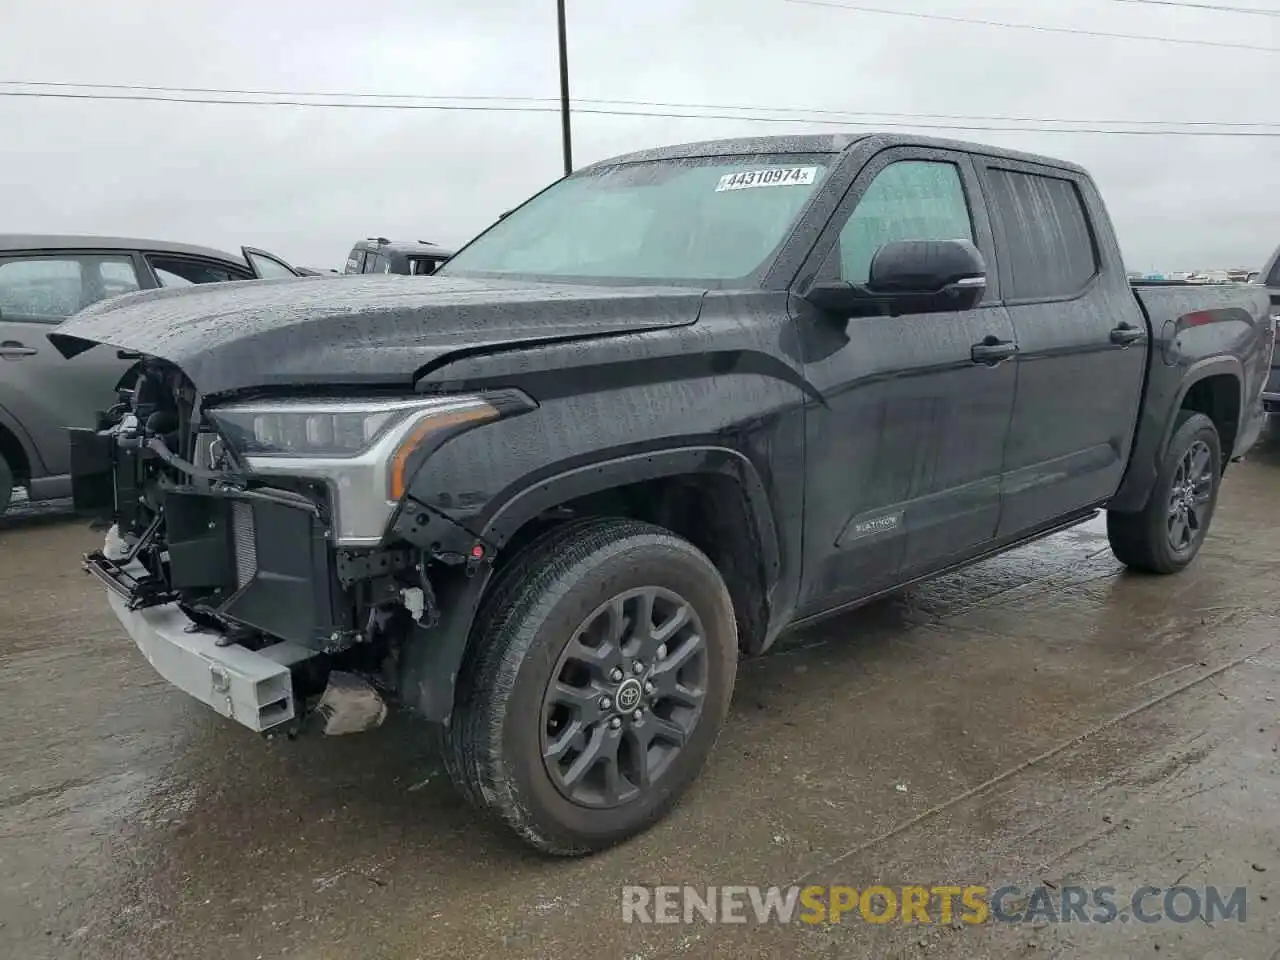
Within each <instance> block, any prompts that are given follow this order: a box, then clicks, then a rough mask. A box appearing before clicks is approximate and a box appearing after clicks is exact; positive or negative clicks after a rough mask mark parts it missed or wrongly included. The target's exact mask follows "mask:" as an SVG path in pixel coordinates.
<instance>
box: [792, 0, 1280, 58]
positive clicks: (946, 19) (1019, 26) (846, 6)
mask: <svg viewBox="0 0 1280 960" xmlns="http://www.w3.org/2000/svg"><path fill="white" fill-rule="evenodd" d="M784 2H786V3H796V4H804V5H806V6H811V7H831V8H832V9H834V10H847V11H850V12H853V13H875V14H879V15H881V16H885V17H910V18H912V19H915V20H937V21H941V22H943V23H965V24H970V25H976V26H983V27H1003V28H1005V29H1008V30H1035V31H1039V32H1042V33H1070V34H1075V35H1076V36H1082V37H1106V38H1107V39H1110V40H1146V41H1149V42H1151V43H1177V44H1185V45H1188V46H1196V47H1225V48H1227V49H1229V50H1254V51H1257V52H1260V53H1280V47H1262V46H1258V45H1256V44H1252V43H1229V42H1227V41H1224V40H1191V39H1185V38H1182V37H1157V36H1149V35H1147V34H1142V33H1108V32H1105V31H1102V30H1081V29H1077V28H1075V27H1050V26H1046V25H1044V24H1037V23H1006V22H1004V21H1002V20H981V19H978V18H976V17H951V16H947V15H946V14H941V13H920V12H918V11H912V10H887V9H885V8H884V7H865V6H862V5H860V4H852V3H834V2H832V0H784Z"/></svg>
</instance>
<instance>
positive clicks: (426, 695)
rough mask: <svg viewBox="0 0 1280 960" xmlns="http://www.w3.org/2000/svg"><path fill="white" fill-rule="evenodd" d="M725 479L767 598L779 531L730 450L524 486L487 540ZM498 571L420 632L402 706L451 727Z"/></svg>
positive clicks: (489, 571)
mask: <svg viewBox="0 0 1280 960" xmlns="http://www.w3.org/2000/svg"><path fill="white" fill-rule="evenodd" d="M697 473H718V474H724V475H728V476H731V477H733V478H735V479H736V480H737V481H738V482H739V483H740V484H741V486H742V490H743V493H744V495H745V496H746V497H747V507H748V509H749V511H750V513H751V516H752V519H753V520H754V522H755V525H756V531H755V532H756V535H757V537H758V542H759V544H760V549H761V558H762V561H763V567H764V575H765V586H766V595H768V594H769V592H771V591H772V589H773V587H774V585H775V584H776V583H777V581H778V576H779V573H780V569H781V562H780V559H779V547H778V538H777V529H776V526H775V524H774V519H773V510H772V507H771V506H770V504H769V499H768V495H767V493H766V492H765V486H764V484H763V482H762V481H761V479H760V475H759V473H758V471H757V470H756V468H755V466H754V465H753V464H752V463H751V461H750V460H749V459H747V457H746V456H744V455H743V454H741V453H739V452H738V451H736V450H732V449H729V448H727V447H714V446H698V447H682V448H677V449H668V450H655V451H652V452H648V453H638V454H632V455H628V456H620V457H614V458H610V459H606V460H599V461H593V462H591V463H587V464H584V465H581V466H578V467H574V468H572V469H569V470H564V471H561V472H559V473H556V474H553V475H551V476H548V477H544V478H543V479H540V480H536V481H534V482H533V483H531V484H527V485H524V486H522V487H520V488H519V489H518V490H516V491H515V492H514V493H513V494H511V495H510V496H507V497H505V498H504V499H503V500H501V502H500V504H499V506H498V508H497V509H496V510H494V511H493V512H492V513H490V514H489V515H488V519H487V521H486V522H485V523H484V526H483V529H482V530H480V531H479V535H480V538H481V539H482V540H483V541H485V542H486V543H488V544H489V545H490V546H492V547H494V548H496V549H497V550H500V549H501V548H502V546H503V545H505V544H507V543H509V542H510V541H511V538H512V537H514V536H515V534H516V532H517V531H518V530H519V529H520V528H521V527H522V526H523V525H524V524H525V523H526V522H527V521H529V520H532V519H533V518H534V517H536V516H538V515H539V514H540V513H542V512H544V511H546V510H548V509H550V508H552V507H554V506H557V505H559V504H561V503H564V502H565V501H567V500H573V499H577V498H578V497H583V496H586V495H588V494H591V493H599V492H601V491H604V490H608V489H610V488H612V487H617V486H623V485H626V484H631V483H637V482H640V481H643V480H654V479H658V478H660V477H671V476H679V475H682V474H697ZM492 576H493V567H492V566H491V565H489V564H483V565H482V566H481V567H480V568H479V569H478V570H477V571H476V572H475V575H474V576H470V577H460V578H459V580H458V581H457V582H455V583H454V584H452V585H450V586H449V587H446V590H445V591H443V592H442V594H441V597H440V600H441V604H440V606H441V610H442V612H443V616H442V619H441V622H440V623H439V624H438V625H437V627H436V628H435V629H434V630H431V631H424V630H420V629H415V631H414V634H415V635H414V637H413V638H412V643H411V646H410V648H409V649H407V650H406V651H405V660H404V663H403V665H402V673H401V684H400V699H401V700H402V702H404V703H405V704H406V705H407V706H409V707H410V708H411V709H414V710H416V711H417V712H418V713H419V714H420V715H422V716H423V717H424V718H425V719H427V720H428V721H431V722H434V723H443V724H445V725H446V726H447V725H448V724H449V722H450V719H451V718H452V715H453V707H454V697H455V695H456V685H457V679H458V675H459V672H460V671H461V669H462V664H463V659H464V658H465V656H466V653H467V648H468V645H469V643H470V639H471V628H472V625H473V623H474V621H475V616H476V613H477V612H478V611H479V608H480V603H481V600H482V598H483V594H484V593H485V591H486V588H487V587H488V585H489V583H490V582H491V580H492Z"/></svg>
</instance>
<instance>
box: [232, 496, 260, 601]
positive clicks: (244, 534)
mask: <svg viewBox="0 0 1280 960" xmlns="http://www.w3.org/2000/svg"><path fill="white" fill-rule="evenodd" d="M231 537H232V542H233V543H234V545H235V559H236V584H237V586H239V587H241V588H243V587H245V586H246V585H247V584H248V583H249V581H250V580H252V579H253V578H254V575H255V574H256V573H257V572H258V544H257V542H256V541H255V540H254V536H253V507H252V506H250V505H249V504H247V503H244V502H241V501H235V502H233V503H232V504H231Z"/></svg>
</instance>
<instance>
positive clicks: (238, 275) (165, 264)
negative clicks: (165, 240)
mask: <svg viewBox="0 0 1280 960" xmlns="http://www.w3.org/2000/svg"><path fill="white" fill-rule="evenodd" d="M147 262H148V263H150V264H151V269H152V271H153V272H154V273H155V275H156V280H157V281H159V283H160V286H162V287H187V286H190V285H191V284H194V283H227V282H228V281H231V280H246V279H248V274H247V273H244V272H243V271H237V270H234V269H232V268H231V267H228V266H227V265H225V264H221V263H214V262H213V261H211V260H195V259H188V258H186V257H164V256H149V257H147Z"/></svg>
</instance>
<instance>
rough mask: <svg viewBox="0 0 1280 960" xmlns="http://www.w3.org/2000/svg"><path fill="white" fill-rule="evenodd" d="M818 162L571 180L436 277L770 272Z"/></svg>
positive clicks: (687, 167)
mask: <svg viewBox="0 0 1280 960" xmlns="http://www.w3.org/2000/svg"><path fill="white" fill-rule="evenodd" d="M827 159H828V158H827V157H825V156H822V157H818V158H814V157H788V158H783V157H777V156H770V157H733V158H722V157H717V158H713V159H695V160H663V161H649V162H645V163H630V164H623V165H620V166H615V167H606V168H604V169H601V170H594V171H591V172H588V173H583V174H578V175H575V176H572V177H570V178H568V179H566V180H562V181H560V182H559V183H557V184H555V185H554V186H552V187H550V188H548V189H547V190H546V191H544V192H543V193H541V194H539V195H538V196H537V197H534V198H533V199H532V200H530V201H529V202H528V203H526V204H525V205H524V206H522V207H520V208H519V209H518V210H516V211H515V212H514V213H512V214H511V215H510V216H508V217H507V218H505V219H504V220H501V221H499V222H498V223H497V224H495V225H494V226H493V227H492V228H490V229H489V231H488V232H486V233H484V234H483V235H481V236H480V237H479V238H477V239H476V240H475V241H473V242H472V243H471V244H470V245H469V246H468V247H466V249H464V250H462V251H461V252H460V253H458V254H457V255H456V256H454V257H453V259H451V260H449V262H448V263H446V264H445V265H444V266H443V267H441V268H440V273H441V274H442V275H444V274H448V275H453V276H457V275H468V274H482V275H496V276H506V275H523V276H533V277H539V278H565V279H593V278H595V279H604V278H608V279H610V280H614V281H618V280H637V281H648V282H663V281H665V282H668V283H676V284H678V283H681V282H686V283H687V282H693V281H699V282H705V283H712V284H718V283H725V282H728V281H732V280H742V279H745V278H748V277H750V276H751V275H753V274H755V273H757V272H758V271H760V270H762V269H763V268H764V267H766V266H767V265H768V263H769V262H770V261H771V260H772V258H773V255H774V253H775V251H776V250H777V248H778V247H779V245H780V244H781V243H782V241H783V240H784V239H785V238H786V236H787V233H788V231H789V230H790V228H791V225H792V224H793V223H794V222H795V220H796V218H797V217H798V216H799V214H800V211H801V209H802V208H803V207H804V205H805V202H806V201H807V200H808V199H809V197H810V196H811V195H812V194H813V192H814V190H816V189H817V186H818V184H819V183H821V182H822V178H823V176H824V175H825V174H826V170H827V168H826V165H825V164H826V161H827Z"/></svg>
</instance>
